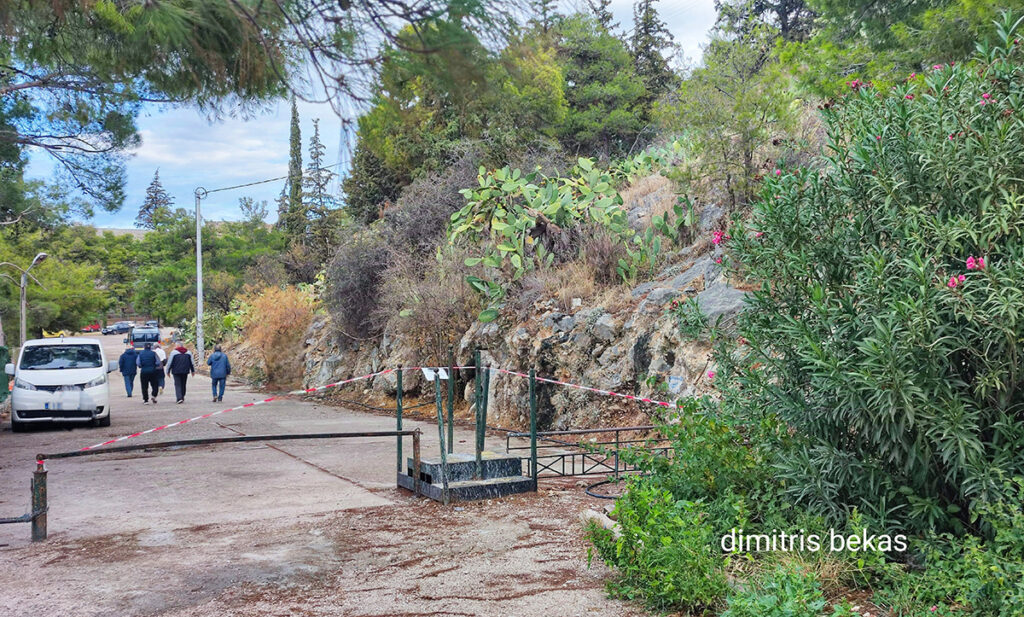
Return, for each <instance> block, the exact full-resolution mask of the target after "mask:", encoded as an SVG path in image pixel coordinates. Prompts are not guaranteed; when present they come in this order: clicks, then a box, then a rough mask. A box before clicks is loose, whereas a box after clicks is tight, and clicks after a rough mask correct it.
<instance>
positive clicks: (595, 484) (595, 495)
mask: <svg viewBox="0 0 1024 617" xmlns="http://www.w3.org/2000/svg"><path fill="white" fill-rule="evenodd" d="M613 483H614V484H618V482H617V481H615V480H601V481H600V482H595V483H594V484H591V485H590V486H588V487H587V495H590V496H591V497H597V498H598V499H618V497H617V496H612V495H598V494H597V493H595V492H593V489H595V488H597V487H599V486H601V485H604V484H613Z"/></svg>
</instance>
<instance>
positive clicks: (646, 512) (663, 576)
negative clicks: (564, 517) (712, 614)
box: [589, 478, 726, 613]
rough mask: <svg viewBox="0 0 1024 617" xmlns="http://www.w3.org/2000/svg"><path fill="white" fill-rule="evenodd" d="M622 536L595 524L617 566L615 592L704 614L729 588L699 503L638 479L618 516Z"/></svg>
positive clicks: (594, 535) (604, 553)
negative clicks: (684, 499) (677, 497)
mask: <svg viewBox="0 0 1024 617" xmlns="http://www.w3.org/2000/svg"><path fill="white" fill-rule="evenodd" d="M612 515H613V516H614V517H616V519H617V520H618V522H619V529H620V531H621V535H620V536H619V537H618V538H616V537H615V536H614V535H613V534H612V532H611V531H608V530H605V529H600V528H596V527H592V528H591V529H590V531H589V534H590V538H591V540H592V541H593V542H594V545H595V547H596V548H597V551H598V553H599V554H600V556H601V557H602V558H603V559H604V560H605V562H607V563H608V564H610V565H612V566H614V567H615V568H616V569H617V574H618V578H617V579H616V580H615V581H613V582H612V583H611V584H610V586H609V588H610V591H611V592H612V593H613V594H614V595H616V596H618V597H623V598H628V599H635V600H641V601H643V602H644V603H645V604H646V605H647V606H649V607H650V608H653V609H658V610H662V609H668V608H683V609H686V610H690V611H693V612H695V613H699V612H700V611H702V610H704V609H707V608H710V607H712V606H714V605H715V604H717V603H718V602H719V600H720V599H721V597H722V596H723V595H724V594H725V591H726V580H725V572H724V560H723V558H722V556H721V553H720V551H719V548H718V537H717V536H716V535H715V532H714V530H713V529H712V527H711V525H710V524H708V521H707V514H706V513H705V512H704V511H703V504H702V503H701V502H699V501H683V500H679V501H677V500H676V499H675V498H674V497H673V496H672V494H671V493H670V492H668V491H666V490H663V489H660V488H657V487H655V486H653V485H652V484H651V483H649V482H647V481H646V480H645V479H642V478H640V479H637V480H635V481H633V482H632V484H631V486H630V490H629V491H628V492H627V493H626V495H625V496H623V497H622V498H620V499H619V500H618V502H616V504H615V511H614V512H613V514H612Z"/></svg>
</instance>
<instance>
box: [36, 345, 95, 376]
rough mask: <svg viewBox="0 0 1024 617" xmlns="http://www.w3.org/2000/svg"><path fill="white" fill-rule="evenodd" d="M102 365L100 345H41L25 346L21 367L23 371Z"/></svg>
mask: <svg viewBox="0 0 1024 617" xmlns="http://www.w3.org/2000/svg"><path fill="white" fill-rule="evenodd" d="M101 366H103V356H102V355H101V354H100V347H99V345H39V346H36V347H26V348H25V351H24V352H23V353H22V354H21V366H20V367H19V368H21V370H23V371H46V370H55V369H65V368H99V367H101Z"/></svg>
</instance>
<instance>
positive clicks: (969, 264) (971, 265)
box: [967, 255, 977, 270]
mask: <svg viewBox="0 0 1024 617" xmlns="http://www.w3.org/2000/svg"><path fill="white" fill-rule="evenodd" d="M976 265H977V264H976V263H975V261H974V255H971V256H970V257H968V258H967V269H968V270H973V269H974V268H975V266H976Z"/></svg>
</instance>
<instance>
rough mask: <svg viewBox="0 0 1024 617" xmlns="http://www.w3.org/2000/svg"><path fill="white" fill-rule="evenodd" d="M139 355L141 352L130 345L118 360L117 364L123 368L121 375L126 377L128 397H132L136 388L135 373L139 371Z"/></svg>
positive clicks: (125, 388) (125, 384)
mask: <svg viewBox="0 0 1024 617" xmlns="http://www.w3.org/2000/svg"><path fill="white" fill-rule="evenodd" d="M138 356H139V352H137V351H135V348H134V347H132V346H131V345H129V346H128V349H125V350H124V353H123V354H121V357H120V358H118V360H117V366H118V368H120V369H121V375H122V376H123V377H124V391H125V392H126V393H127V394H128V398H131V397H132V391H133V390H135V374H136V373H137V372H139V367H138V365H137V364H136V362H137V361H138Z"/></svg>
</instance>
